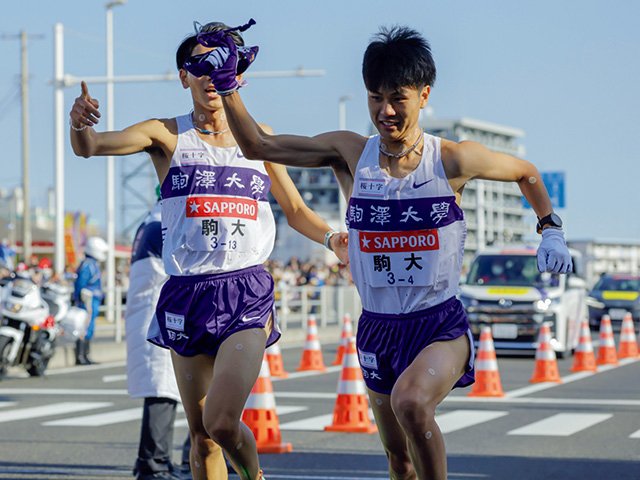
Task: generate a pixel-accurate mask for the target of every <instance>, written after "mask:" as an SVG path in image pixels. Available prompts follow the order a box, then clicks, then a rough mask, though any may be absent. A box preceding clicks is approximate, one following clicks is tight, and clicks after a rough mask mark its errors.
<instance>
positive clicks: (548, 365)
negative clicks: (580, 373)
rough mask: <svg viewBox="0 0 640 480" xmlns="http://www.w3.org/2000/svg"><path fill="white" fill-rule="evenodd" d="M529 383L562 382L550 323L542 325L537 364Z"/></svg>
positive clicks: (539, 334) (539, 335)
mask: <svg viewBox="0 0 640 480" xmlns="http://www.w3.org/2000/svg"><path fill="white" fill-rule="evenodd" d="M529 382H530V383H541V382H556V383H561V382H562V380H561V379H560V372H558V362H557V360H556V352H555V351H554V350H553V347H552V346H551V328H550V327H549V324H548V323H543V324H542V325H540V332H539V333H538V348H537V350H536V364H535V366H534V368H533V375H532V376H531V378H530V379H529Z"/></svg>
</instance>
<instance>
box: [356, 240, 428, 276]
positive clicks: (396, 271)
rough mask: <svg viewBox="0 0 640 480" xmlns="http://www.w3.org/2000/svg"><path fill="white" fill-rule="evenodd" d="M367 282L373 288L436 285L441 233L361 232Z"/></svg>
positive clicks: (361, 249) (361, 247) (362, 255)
mask: <svg viewBox="0 0 640 480" xmlns="http://www.w3.org/2000/svg"><path fill="white" fill-rule="evenodd" d="M358 241H359V247H360V252H361V259H362V260H361V262H363V267H364V268H363V270H364V272H365V280H366V282H367V283H368V284H369V285H371V286H372V287H390V286H393V287H396V286H416V287H426V286H429V285H433V284H434V283H435V279H436V274H437V265H436V262H437V251H438V249H439V248H440V242H439V238H438V230H436V229H430V230H407V231H399V232H364V231H360V232H358Z"/></svg>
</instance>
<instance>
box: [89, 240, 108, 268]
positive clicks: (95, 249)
mask: <svg viewBox="0 0 640 480" xmlns="http://www.w3.org/2000/svg"><path fill="white" fill-rule="evenodd" d="M108 250H109V246H108V245H107V242H105V241H104V240H103V239H102V238H100V237H89V238H88V239H87V244H86V245H85V246H84V253H85V255H89V256H90V257H93V258H95V259H96V260H98V261H99V262H104V261H105V260H106V259H107V251H108Z"/></svg>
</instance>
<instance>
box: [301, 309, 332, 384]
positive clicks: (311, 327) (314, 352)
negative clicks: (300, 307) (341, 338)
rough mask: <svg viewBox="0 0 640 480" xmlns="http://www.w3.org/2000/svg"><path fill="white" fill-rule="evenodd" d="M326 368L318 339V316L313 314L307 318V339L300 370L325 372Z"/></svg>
mask: <svg viewBox="0 0 640 480" xmlns="http://www.w3.org/2000/svg"><path fill="white" fill-rule="evenodd" d="M326 369H327V367H325V366H324V360H323V359H322V350H321V349H320V341H319V340H318V326H317V325H316V317H315V316H314V315H311V316H309V319H308V320H307V341H306V342H305V344H304V350H303V352H302V358H301V359H300V365H299V366H298V371H299V372H300V371H306V370H315V371H319V372H324V371H325V370H326Z"/></svg>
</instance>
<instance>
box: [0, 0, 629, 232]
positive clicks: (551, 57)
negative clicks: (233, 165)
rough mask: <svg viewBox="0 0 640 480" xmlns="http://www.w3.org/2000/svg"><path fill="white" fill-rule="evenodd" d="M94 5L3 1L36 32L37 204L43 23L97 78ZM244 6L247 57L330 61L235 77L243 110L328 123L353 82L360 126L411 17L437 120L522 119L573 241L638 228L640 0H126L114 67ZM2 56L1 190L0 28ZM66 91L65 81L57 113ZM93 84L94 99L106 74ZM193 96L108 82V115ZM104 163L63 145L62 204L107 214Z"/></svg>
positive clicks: (0, 177) (98, 36)
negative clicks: (393, 33)
mask: <svg viewBox="0 0 640 480" xmlns="http://www.w3.org/2000/svg"><path fill="white" fill-rule="evenodd" d="M105 4H106V2H104V1H99V2H98V1H93V0H91V1H89V0H83V1H79V0H65V1H55V2H52V1H43V0H32V1H29V2H3V5H2V22H1V29H0V33H2V34H17V33H18V32H19V31H20V30H21V29H26V30H27V31H28V32H29V33H30V34H42V35H44V38H42V39H37V40H33V41H32V42H31V45H30V51H29V62H30V74H31V82H30V117H31V122H30V126H31V145H30V148H31V169H32V172H33V173H32V178H31V185H32V192H33V195H32V203H33V204H35V205H43V204H44V203H45V194H44V192H45V191H46V189H47V188H48V187H49V186H51V185H53V182H54V180H53V162H54V157H53V141H54V140H53V123H52V119H53V89H52V87H51V85H50V84H49V81H50V80H51V78H52V75H53V33H52V32H53V25H54V23H56V22H62V23H63V24H64V26H65V32H66V35H65V71H66V72H67V73H69V74H73V75H76V76H100V75H104V72H105V54H104V51H105V41H104V37H105ZM396 5H402V7H401V8H398V7H396ZM250 17H253V18H255V19H256V21H257V25H255V26H254V27H252V28H251V29H250V30H249V31H248V32H246V34H245V39H246V41H247V43H249V44H257V45H259V46H260V48H261V50H260V54H259V56H258V59H257V61H256V62H255V63H254V65H253V66H252V69H253V70H255V71H267V70H290V69H294V68H297V67H299V66H304V67H305V68H308V69H324V70H326V72H327V73H326V75H325V76H323V77H319V78H307V79H295V78H288V79H254V80H253V81H251V82H250V85H249V86H248V87H247V88H246V89H244V91H243V97H244V99H245V102H246V103H247V104H248V106H249V108H250V110H251V111H252V113H253V114H254V116H255V117H256V118H257V119H258V120H260V121H262V122H264V123H268V124H270V125H271V126H272V127H273V128H274V129H275V130H276V131H277V132H287V133H297V134H314V133H319V132H322V131H327V130H333V129H336V128H337V123H338V108H337V106H338V98H339V97H340V96H342V95H346V94H350V95H352V99H351V100H350V101H349V102H348V104H347V105H348V106H347V109H348V112H347V127H348V128H349V129H350V130H354V131H357V132H360V133H365V132H366V131H367V128H368V124H369V123H368V122H369V120H368V113H367V109H366V101H365V92H364V87H363V85H362V80H361V76H360V62H361V57H362V53H363V51H364V48H365V47H366V45H367V43H368V41H369V39H370V37H371V35H372V34H373V33H375V32H376V31H377V29H378V27H379V26H380V25H393V24H403V25H408V26H411V27H413V28H415V29H417V30H418V31H420V32H421V33H423V34H424V35H425V36H426V37H427V38H428V39H429V41H430V42H431V44H432V49H433V52H434V57H435V60H436V65H437V68H438V80H437V82H436V85H435V88H434V89H433V93H432V95H431V100H430V104H431V106H432V107H433V109H434V112H435V115H436V116H437V117H442V118H456V117H463V116H464V117H471V118H475V119H479V120H485V121H489V122H493V123H498V124H502V125H508V126H513V127H517V128H520V129H523V130H524V131H525V132H526V137H525V138H524V139H523V143H524V145H525V146H526V150H527V155H526V158H527V159H528V160H531V161H532V162H533V163H535V164H536V165H537V166H538V168H539V169H540V170H542V171H551V170H563V171H565V172H566V176H567V186H566V195H567V208H565V209H563V210H560V211H559V213H560V214H561V215H562V216H563V217H564V219H565V223H566V230H567V232H568V237H569V238H574V239H576V238H589V237H598V238H603V237H606V238H619V239H626V240H637V239H640V216H639V215H638V213H637V211H638V209H640V193H639V192H640V189H638V177H639V176H640V166H639V163H638V156H639V155H638V153H637V150H636V148H635V147H633V144H634V143H635V141H637V139H638V138H640V121H639V120H638V117H639V113H638V112H640V94H639V93H638V86H637V84H638V78H640V55H639V54H638V50H639V49H640V30H639V29H638V28H637V19H638V18H640V2H635V1H633V0H621V1H619V2H615V3H612V2H605V1H579V0H566V1H563V2H558V1H550V0H542V1H536V2H513V1H507V0H495V1H484V2H478V1H473V0H457V1H455V2H454V1H445V0H439V1H425V0H423V1H413V0H407V1H404V2H389V1H378V0H367V1H364V0H358V1H353V0H352V1H335V0H324V1H322V2H318V1H307V0H297V1H293V0H289V1H273V2H264V1H263V2H258V1H244V2H211V1H209V2H204V1H190V0H184V1H180V2H178V1H169V0H154V1H151V0H129V1H128V3H127V4H126V5H124V6H120V7H117V8H115V9H114V37H115V49H114V52H115V53H114V56H115V72H116V75H134V74H159V73H165V72H167V71H175V67H174V63H175V60H174V53H175V48H176V46H177V45H178V43H179V42H180V41H181V40H182V38H183V37H184V36H185V35H186V34H188V33H190V32H191V31H192V22H193V21H194V20H198V21H200V22H201V23H205V22H207V21H212V20H222V21H224V22H226V23H228V24H231V25H236V24H240V23H244V22H245V21H246V20H247V19H248V18H250ZM0 58H2V67H1V69H0V108H1V109H0V132H2V134H1V139H2V147H3V150H4V152H3V159H2V168H1V169H0V188H7V187H12V186H15V185H17V184H19V183H20V181H21V180H20V179H21V160H20V109H19V106H20V104H19V98H18V97H16V98H15V99H14V100H13V101H12V100H11V98H12V96H13V94H14V93H16V92H17V88H18V74H19V71H20V63H19V58H20V57H19V43H18V42H17V41H14V40H12V41H7V40H4V41H1V42H0ZM77 91H79V88H78V89H68V90H67V91H66V93H65V111H66V112H68V110H69V108H70V106H71V104H72V102H73V99H74V98H75V96H77ZM90 91H91V93H92V95H93V96H94V97H96V98H98V99H99V100H101V101H102V108H103V112H104V106H105V92H104V91H105V89H104V86H99V85H96V86H93V87H90ZM189 109H190V96H189V94H188V92H186V91H184V90H182V88H181V87H180V85H179V84H178V83H177V82H176V83H175V84H174V83H154V84H137V85H135V84H119V85H118V84H117V85H116V87H115V125H116V128H123V127H125V126H127V125H129V124H131V123H135V122H137V121H140V120H143V119H146V118H150V117H172V116H175V115H178V114H182V113H186V112H188V111H189ZM101 128H104V126H102V127H101V126H99V127H98V129H101ZM67 145H68V141H67ZM138 158H139V157H138ZM118 162H119V163H122V162H127V158H121V159H118ZM120 168H121V167H120V166H119V167H118V173H119V172H120V171H121V170H120ZM104 172H105V162H104V160H103V159H100V158H93V159H82V158H76V157H75V156H74V155H73V152H71V149H70V148H69V147H67V148H66V173H65V175H66V177H65V178H66V187H67V191H66V196H65V203H66V209H67V210H81V209H83V210H86V211H88V213H89V214H90V215H91V217H92V218H93V219H94V220H95V221H96V222H98V223H99V224H102V225H104V218H105V206H104V205H105V189H104V184H105V181H104ZM117 183H120V182H119V177H118V182H117ZM116 198H117V199H118V202H119V201H120V194H119V193H118V194H117V196H116ZM117 212H118V214H119V209H118V210H117Z"/></svg>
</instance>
